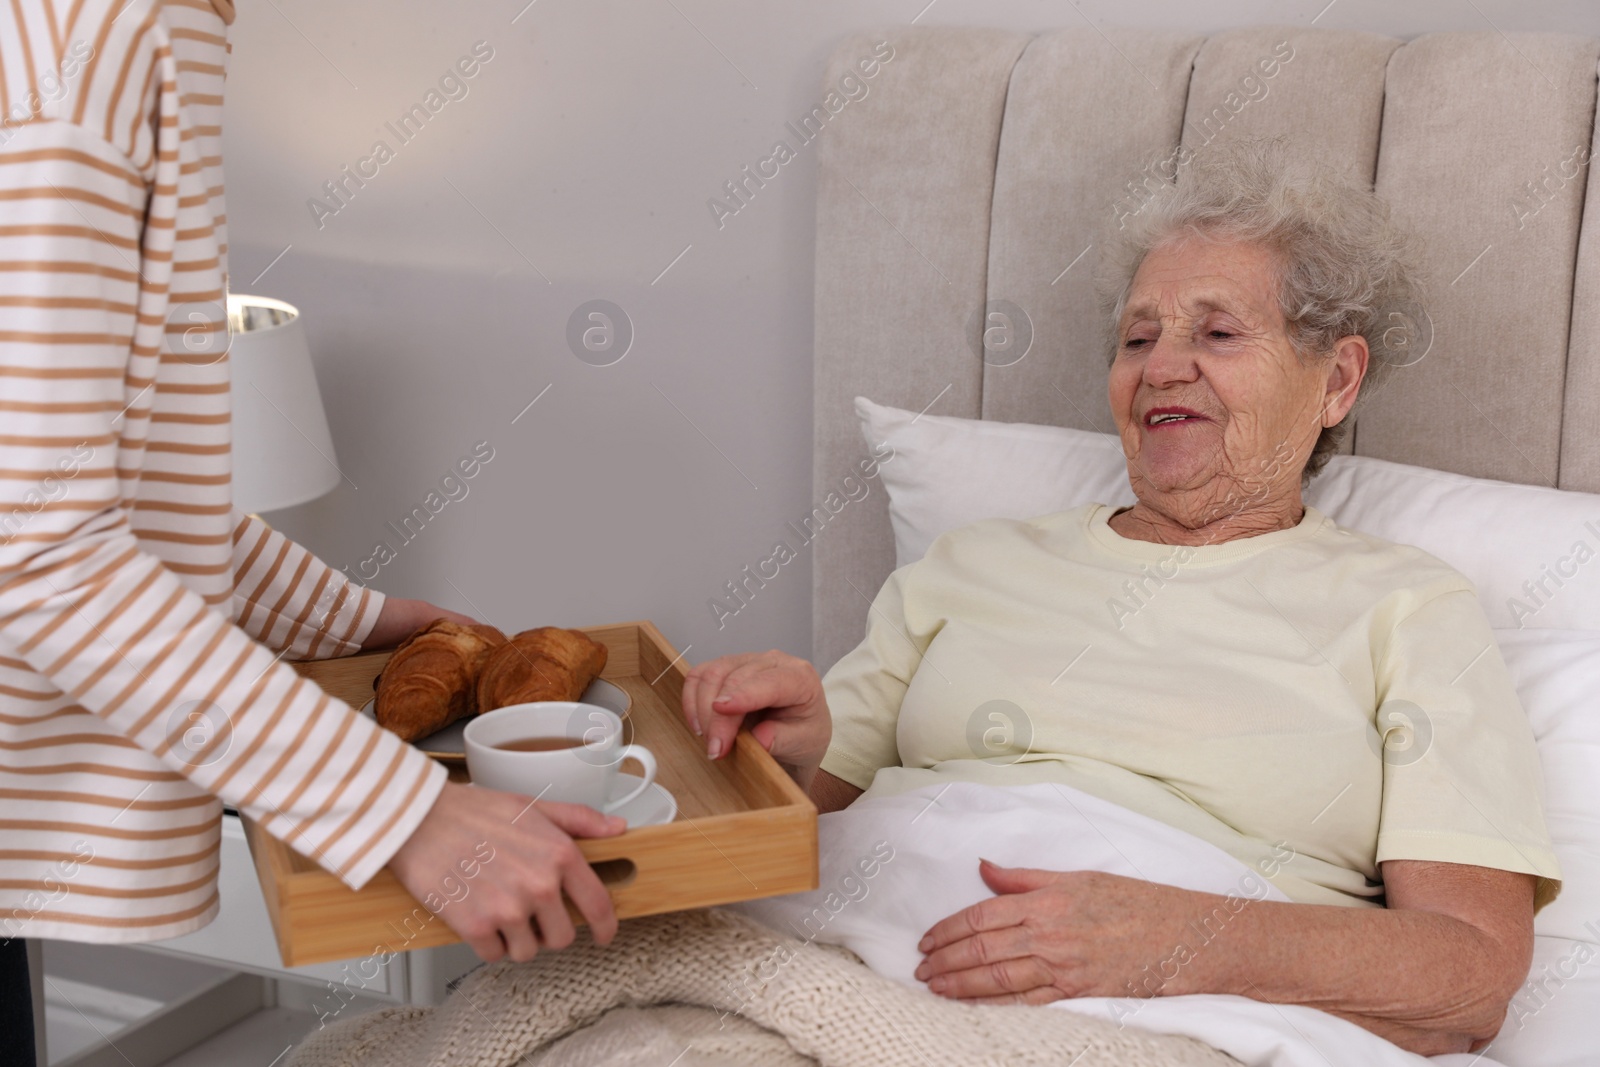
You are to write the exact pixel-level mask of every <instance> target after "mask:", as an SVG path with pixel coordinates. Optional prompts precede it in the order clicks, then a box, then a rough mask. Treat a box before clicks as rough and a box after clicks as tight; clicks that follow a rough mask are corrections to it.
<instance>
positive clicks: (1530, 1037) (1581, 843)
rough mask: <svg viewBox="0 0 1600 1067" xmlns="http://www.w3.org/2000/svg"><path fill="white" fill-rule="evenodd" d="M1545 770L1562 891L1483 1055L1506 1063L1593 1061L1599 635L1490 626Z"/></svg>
mask: <svg viewBox="0 0 1600 1067" xmlns="http://www.w3.org/2000/svg"><path fill="white" fill-rule="evenodd" d="M1495 638H1496V640H1497V642H1498V644H1499V645H1500V653H1501V655H1502V656H1503V657H1504V658H1505V661H1506V667H1507V669H1508V670H1509V671H1510V672H1511V680H1512V682H1513V683H1514V684H1515V685H1516V687H1517V696H1518V697H1519V698H1521V700H1522V706H1523V707H1524V708H1525V709H1526V710H1527V712H1528V721H1529V722H1530V723H1531V724H1532V725H1533V736H1534V740H1535V741H1536V743H1537V744H1538V747H1539V762H1540V763H1541V764H1542V765H1543V767H1544V815H1545V823H1546V825H1548V826H1549V827H1550V838H1551V841H1552V842H1553V843H1554V845H1555V850H1556V859H1557V860H1558V861H1560V863H1561V877H1562V885H1561V895H1560V896H1558V897H1557V898H1556V899H1555V900H1554V901H1553V902H1552V903H1551V904H1549V905H1547V906H1546V907H1545V909H1544V910H1543V911H1541V912H1540V913H1539V914H1538V915H1537V916H1536V917H1535V918H1534V920H1533V928H1534V932H1535V933H1536V934H1537V935H1538V939H1537V943H1536V948H1535V954H1534V961H1533V969H1532V971H1531V972H1530V974H1529V979H1528V982H1527V983H1526V984H1525V985H1524V986H1523V988H1522V989H1521V991H1519V992H1518V993H1517V995H1516V996H1515V997H1514V998H1513V999H1512V1002H1511V1009H1510V1011H1509V1012H1507V1015H1506V1022H1505V1025H1504V1027H1503V1028H1502V1029H1501V1031H1500V1036H1499V1037H1498V1038H1496V1039H1495V1042H1494V1046H1493V1047H1492V1048H1491V1049H1490V1050H1489V1052H1488V1053H1487V1055H1488V1056H1489V1058H1491V1059H1496V1060H1499V1061H1501V1062H1502V1063H1505V1064H1507V1065H1508V1067H1579V1065H1584V1067H1593V1064H1594V1062H1595V1052H1594V1034H1595V1018H1596V1017H1597V1016H1600V790H1597V788H1596V785H1595V783H1596V782H1600V708H1597V707H1596V704H1597V703H1600V634H1597V633H1589V632H1579V631H1570V630H1565V631H1564V630H1536V629H1533V628H1532V627H1529V628H1527V629H1524V630H1500V631H1496V633H1495Z"/></svg>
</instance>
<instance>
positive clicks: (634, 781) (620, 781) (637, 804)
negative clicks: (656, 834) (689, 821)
mask: <svg viewBox="0 0 1600 1067" xmlns="http://www.w3.org/2000/svg"><path fill="white" fill-rule="evenodd" d="M640 780H641V779H640V777H639V776H638V775H637V774H628V773H627V772H625V771H619V772H618V773H617V780H616V781H615V782H614V783H612V786H611V796H614V797H621V796H627V795H628V793H629V792H630V791H631V790H634V789H638V788H639V782H640ZM611 814H612V815H620V816H622V817H623V818H624V819H627V820H628V829H630V830H637V829H638V828H639V827H641V826H660V825H662V824H664V823H669V822H671V821H672V820H673V819H675V818H677V817H678V802H677V801H676V800H675V799H673V796H672V794H671V793H669V792H667V791H666V789H665V788H663V787H662V786H661V785H660V784H659V783H657V782H651V783H650V788H648V789H646V790H645V791H644V792H643V793H640V794H639V795H638V796H636V797H634V798H633V799H632V800H630V801H628V802H627V803H626V804H624V805H622V807H620V808H613V809H612V811H611Z"/></svg>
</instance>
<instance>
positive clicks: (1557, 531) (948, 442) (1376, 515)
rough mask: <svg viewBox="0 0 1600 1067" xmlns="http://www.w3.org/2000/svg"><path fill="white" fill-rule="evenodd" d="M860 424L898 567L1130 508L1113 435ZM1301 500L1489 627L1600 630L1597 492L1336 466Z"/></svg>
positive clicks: (886, 413)
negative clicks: (887, 456) (1428, 558)
mask: <svg viewBox="0 0 1600 1067" xmlns="http://www.w3.org/2000/svg"><path fill="white" fill-rule="evenodd" d="M856 414H857V416H858V417H859V418H860V419H861V430H862V434H863V436H865V437H866V439H867V443H868V445H869V446H874V445H876V444H878V442H880V441H885V440H886V441H888V442H889V443H890V444H891V445H893V446H894V449H895V459H894V462H893V463H886V464H884V465H883V466H882V467H881V468H880V470H881V472H882V477H883V483H884V487H885V488H886V489H887V490H888V491H889V518H890V520H891V523H892V525H893V527H894V544H895V565H896V566H905V565H906V564H907V563H911V562H913V561H914V560H918V559H921V558H922V556H923V554H924V553H925V552H927V550H928V546H929V545H930V544H932V543H933V540H934V538H936V537H938V536H939V535H940V534H942V533H944V532H945V531H946V530H953V529H955V528H956V527H959V526H965V525H967V524H968V523H973V522H976V521H978V520H979V519H988V518H1011V519H1026V518H1032V517H1033V516H1035V515H1046V514H1049V513H1050V512H1053V511H1065V510H1067V509H1068V508H1075V507H1077V506H1079V505H1080V504H1088V503H1100V504H1110V505H1113V506H1117V507H1120V506H1122V505H1125V504H1131V503H1133V499H1134V498H1133V490H1132V489H1131V488H1130V487H1129V485H1128V474H1127V465H1126V463H1125V461H1124V460H1123V457H1122V446H1121V443H1120V442H1119V441H1118V439H1117V438H1116V436H1115V435H1112V434H1101V433H1090V432H1088V431H1086V430H1068V429H1063V428H1062V427H1059V426H1032V425H1028V424H1025V423H1007V422H993V421H987V420H982V419H959V418H953V417H951V416H940V415H920V416H919V415H916V414H914V413H913V412H909V411H902V410H900V409H899V408H891V407H884V406H883V405H881V404H875V403H873V402H872V401H870V400H867V399H866V398H865V397H857V398H856ZM1305 499H1306V503H1307V504H1310V505H1311V506H1313V507H1315V508H1316V509H1317V510H1319V511H1321V512H1323V513H1324V514H1325V515H1327V516H1328V517H1329V518H1331V519H1332V520H1333V521H1334V522H1336V523H1338V524H1339V525H1341V526H1345V527H1348V528H1350V529H1354V530H1360V531H1362V532H1363V533H1368V534H1371V535H1373V536H1374V537H1381V538H1383V539H1384V540H1386V541H1396V542H1399V543H1402V544H1409V545H1416V546H1417V547H1418V548H1421V549H1424V550H1425V551H1427V552H1430V553H1432V554H1433V555H1435V556H1437V557H1439V558H1440V559H1442V560H1444V561H1445V562H1446V563H1448V564H1450V565H1451V566H1452V567H1454V568H1455V569H1456V570H1458V571H1460V572H1461V573H1462V574H1464V575H1466V576H1467V578H1468V579H1469V580H1470V581H1471V582H1473V584H1474V585H1476V586H1477V589H1478V599H1479V600H1481V601H1482V602H1483V609H1484V612H1485V613H1486V614H1487V615H1488V616H1489V624H1490V625H1491V626H1493V627H1495V628H1496V629H1523V628H1530V627H1531V628H1538V629H1550V630H1600V561H1597V560H1596V557H1597V556H1600V496H1597V495H1595V494H1592V493H1574V492H1568V491H1563V490H1558V489H1545V488H1542V487H1539V486H1532V485H1517V484H1514V483H1511V482H1494V481H1489V480H1488V479H1484V478H1468V477H1466V476H1465V475H1460V474H1446V473H1444V472H1443V471H1435V470H1428V469H1427V468H1424V467H1409V466H1406V465H1404V464H1400V463H1389V462H1386V461H1384V460H1381V459H1369V458H1367V457H1365V456H1335V457H1333V459H1332V460H1330V461H1329V463H1328V466H1327V467H1326V468H1325V469H1324V470H1323V471H1322V473H1321V474H1319V475H1318V476H1317V477H1316V478H1315V479H1314V480H1313V481H1312V483H1311V487H1310V489H1309V490H1308V491H1307V492H1306V498H1305Z"/></svg>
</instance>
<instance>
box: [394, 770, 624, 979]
mask: <svg viewBox="0 0 1600 1067" xmlns="http://www.w3.org/2000/svg"><path fill="white" fill-rule="evenodd" d="M625 829H627V822H626V821H625V820H623V819H620V818H617V817H616V816H611V815H602V814H600V813H599V812H598V811H595V810H594V809H593V808H588V807H584V806H583V805H582V804H558V803H554V802H551V801H537V802H535V801H531V800H530V799H529V798H528V797H525V796H520V795H518V794H516V793H502V792H499V791H498V790H493V789H483V788H480V787H477V786H468V785H462V784H460V783H458V782H446V783H445V787H444V789H443V790H442V791H441V792H440V793H439V799H438V800H436V801H434V804H433V807H432V808H431V809H429V811H428V814H427V816H426V817H424V818H423V820H422V822H421V823H420V824H419V825H418V826H417V829H416V831H415V832H414V833H413V834H412V835H411V836H410V837H409V838H408V839H407V840H406V843H405V844H403V845H401V846H400V850H399V851H398V852H396V853H395V854H394V857H393V858H392V859H390V861H389V868H390V870H392V871H394V873H395V876H396V877H397V878H399V879H400V883H401V884H402V885H404V886H405V887H406V889H407V890H409V891H410V892H411V895H412V896H414V897H416V898H417V899H418V900H420V901H422V902H423V903H424V906H429V904H428V902H429V898H430V897H431V898H433V906H429V910H430V911H436V913H437V914H438V916H439V917H440V918H441V919H443V920H444V921H445V924H446V925H447V926H449V927H450V929H452V930H454V931H455V932H456V933H458V934H460V935H461V939H462V940H463V941H465V942H466V943H467V944H469V945H471V946H472V950H473V951H474V952H476V953H477V954H478V956H479V957H480V958H481V959H483V960H484V961H485V962H486V963H493V962H495V961H496V960H498V959H500V958H501V957H502V956H510V957H511V959H513V960H515V961H517V962H519V963H520V962H522V961H524V960H531V959H532V958H533V957H534V954H535V953H537V952H538V951H539V948H540V946H543V947H546V948H566V947H567V946H568V945H570V944H572V940H573V938H574V937H575V936H576V933H577V932H576V930H575V929H574V928H573V925H572V918H571V916H569V915H568V914H567V907H566V903H565V901H564V900H563V899H562V893H563V891H565V894H566V896H567V897H569V898H571V900H572V903H573V904H574V905H575V906H576V907H577V909H578V912H579V913H580V914H581V915H582V916H583V917H584V919H586V920H587V921H588V923H589V931H590V933H592V934H593V935H594V939H595V942H596V943H598V944H601V945H605V944H609V943H610V942H611V939H612V937H614V936H615V935H616V932H617V916H616V913H615V912H614V911H613V910H612V908H611V897H610V895H609V894H608V893H607V892H606V890H605V886H603V885H601V884H600V878H599V876H598V875H596V874H595V873H594V868H592V867H590V866H589V864H588V862H587V861H586V860H585V859H584V858H583V853H581V852H579V851H578V846H577V845H575V844H573V842H572V839H573V838H574V837H611V836H614V835H616V834H620V833H621V832H622V831H623V830H625ZM535 922H537V924H538V925H537V929H536V928H535V925H534V924H535Z"/></svg>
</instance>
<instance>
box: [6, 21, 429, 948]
mask: <svg viewBox="0 0 1600 1067" xmlns="http://www.w3.org/2000/svg"><path fill="white" fill-rule="evenodd" d="M231 20H232V8H231V5H230V4H229V3H228V2H227V0H216V3H212V2H210V0H133V2H132V3H129V2H128V0H57V2H54V3H52V2H51V0H0V938H3V937H11V936H19V935H20V936H28V937H52V938H67V939H71V940H79V941H140V940H150V939H155V938H164V937H172V936H176V935H178V934H182V933H187V932H189V931H191V930H194V929H197V928H199V927H201V926H203V925H205V924H206V923H207V922H209V921H210V920H211V919H212V918H213V917H215V915H216V913H217V893H216V875H217V858H218V841H219V828H220V818H221V813H222V806H223V803H224V802H225V803H227V804H228V805H230V806H232V807H235V808H237V809H238V810H239V811H241V812H243V813H244V814H246V815H248V816H250V817H252V818H254V819H257V820H259V821H260V822H261V824H262V826H263V827H264V828H265V829H266V830H267V831H268V832H270V833H272V834H274V835H275V836H278V837H280V838H282V839H284V840H286V841H287V842H289V844H290V845H291V846H292V847H294V848H295V849H297V850H298V851H300V852H302V853H303V854H305V855H307V856H310V857H312V858H313V859H315V860H316V861H317V862H319V863H320V864H322V865H323V866H324V867H326V868H327V869H329V870H331V871H333V872H335V873H336V874H338V875H339V877H340V878H342V879H343V880H344V881H345V882H347V883H348V884H350V885H351V886H356V887H359V886H361V885H362V884H364V883H365V882H366V881H367V880H368V879H369V878H371V877H372V875H373V874H374V873H375V872H376V871H377V870H378V869H380V868H381V867H382V866H383V865H384V864H385V863H386V862H387V861H388V859H389V857H390V856H391V855H392V854H393V853H394V851H395V849H396V848H398V847H399V845H400V844H401V843H402V842H403V841H404V840H405V839H406V838H407V837H408V836H409V835H410V834H411V832H412V830H414V829H415V828H416V825H417V823H418V822H420V821H421V819H422V817H423V815H425V814H426V812H427V810H428V808H429V807H430V806H431V805H432V803H433V800H434V798H435V797H436V796H437V794H438V792H439V789H440V788H441V787H442V786H443V784H444V780H445V773H444V769H443V768H442V767H440V766H439V765H437V764H435V763H434V762H432V761H431V760H429V759H428V758H427V757H425V756H423V755H421V754H420V753H419V752H417V751H416V750H415V749H413V748H411V747H410V746H409V745H406V744H403V743H402V742H400V741H399V740H398V739H397V738H396V737H394V735H392V734H390V733H388V732H387V731H384V730H381V729H379V728H378V727H377V726H376V725H375V724H373V723H372V722H371V720H369V719H366V718H363V717H362V716H360V715H358V714H356V713H355V712H354V711H353V710H352V709H351V708H350V707H349V706H348V705H346V704H344V703H342V702H340V701H337V700H334V699H332V698H330V697H328V696H326V695H325V694H323V693H322V692H321V691H320V690H319V689H317V688H316V687H315V686H314V685H312V684H310V683H308V682H305V681H303V680H302V679H300V678H299V676H298V675H296V674H295V672H294V671H293V670H292V669H291V668H289V667H288V666H286V665H284V663H282V662H280V660H281V659H301V658H322V657H328V656H338V655H345V654H348V653H350V652H353V651H355V650H356V649H358V648H359V647H360V645H361V642H362V640H363V639H364V638H365V637H366V635H367V633H368V632H369V631H370V630H371V628H372V625H373V622H374V621H375V619H376V618H377V614H378V611H379V609H380V608H381V606H382V603H383V600H382V596H381V595H380V594H378V593H376V592H372V591H369V590H366V589H363V588H361V587H360V586H358V585H355V584H353V583H351V582H349V581H347V580H346V579H345V577H344V576H343V575H341V574H340V573H339V572H338V571H336V570H334V569H332V568H330V567H328V566H327V565H325V564H324V563H322V561H320V560H318V559H316V558H315V557H314V556H312V555H311V554H310V553H308V552H306V551H305V550H304V549H302V548H300V547H299V546H298V545H295V544H293V543H292V542H290V541H288V540H287V539H285V538H284V537H283V536H282V535H280V534H278V533H276V532H274V531H273V530H272V529H271V528H269V527H268V526H267V525H266V524H264V523H263V522H261V521H260V520H259V519H256V518H254V517H250V516H245V515H242V514H240V513H239V512H237V511H235V510H234V509H233V506H232V501H231V495H230V484H229V483H230V468H231V463H230V448H231V446H230V430H229V406H228V405H229V383H228V362H227V358H226V354H225V352H226V330H227V323H226V317H225V313H224V310H223V308H224V305H225V292H226V287H227V240H226V231H225V225H226V217H225V215H224V212H223V193H222V158H221V146H222V137H221V120H222V91H223V81H224V77H225V74H226V66H227V50H228V46H227V37H226V34H227V26H226V23H227V22H231ZM197 338H198V339H199V340H200V341H201V342H208V341H209V342H212V343H201V344H194V343H193V342H194V341H195V340H196V339H197Z"/></svg>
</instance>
